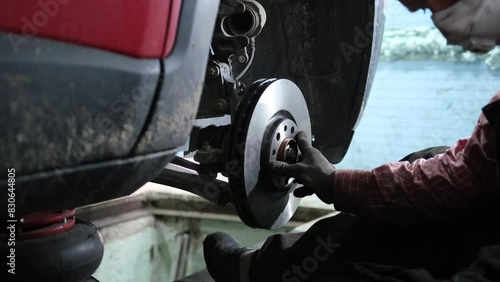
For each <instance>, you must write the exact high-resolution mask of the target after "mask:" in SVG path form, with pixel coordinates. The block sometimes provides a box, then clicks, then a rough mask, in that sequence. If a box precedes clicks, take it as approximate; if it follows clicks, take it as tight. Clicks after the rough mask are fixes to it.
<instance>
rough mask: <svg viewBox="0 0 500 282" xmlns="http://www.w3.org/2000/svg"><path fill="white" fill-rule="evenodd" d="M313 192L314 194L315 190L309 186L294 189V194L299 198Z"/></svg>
mask: <svg viewBox="0 0 500 282" xmlns="http://www.w3.org/2000/svg"><path fill="white" fill-rule="evenodd" d="M312 194H314V191H313V190H312V189H309V188H307V187H300V188H297V189H295V191H293V195H294V196H295V197H297V198H304V197H305V196H311V195H312Z"/></svg>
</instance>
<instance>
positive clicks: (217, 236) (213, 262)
mask: <svg viewBox="0 0 500 282" xmlns="http://www.w3.org/2000/svg"><path fill="white" fill-rule="evenodd" d="M249 251H251V249H249V248H245V247H242V246H241V245H240V244H239V243H238V242H237V241H236V239H234V238H233V237H232V236H231V235H229V234H226V233H222V232H217V233H212V234H209V235H208V236H207V237H206V238H205V241H203V254H204V256H205V264H206V265H207V269H208V272H209V273H210V276H212V278H213V279H214V280H215V281H217V282H238V281H239V280H240V258H241V256H242V255H243V254H245V253H247V252H249Z"/></svg>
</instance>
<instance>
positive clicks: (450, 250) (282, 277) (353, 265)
mask: <svg viewBox="0 0 500 282" xmlns="http://www.w3.org/2000/svg"><path fill="white" fill-rule="evenodd" d="M496 225H498V222H492V221H489V223H486V222H482V221H476V220H472V221H470V220H465V219H464V221H462V222H460V223H429V224H426V225H420V226H412V227H400V226H393V225H389V224H384V223H379V222H375V221H372V220H368V219H361V218H358V217H356V216H352V215H349V214H344V213H341V214H339V215H337V216H334V217H331V218H326V219H323V220H321V221H319V222H317V223H316V224H314V225H313V226H312V227H311V228H310V229H309V230H308V231H307V232H305V233H297V234H280V235H274V236H272V237H269V238H268V240H267V241H266V242H265V243H264V245H263V247H262V248H261V249H260V250H258V251H257V252H256V253H255V254H254V256H253V260H252V264H251V268H250V279H251V281H283V282H287V281H290V282H291V281H295V282H298V281H319V280H321V279H327V278H331V279H333V280H325V281H435V279H438V280H442V279H450V278H451V277H452V276H453V275H454V274H455V273H457V272H458V271H460V270H461V269H463V268H465V267H467V266H469V265H470V264H471V263H472V262H473V261H474V260H475V259H476V258H477V257H478V253H479V250H480V249H481V248H482V247H483V246H487V245H490V244H494V243H495V242H497V241H498V239H499V236H498V234H500V233H499V232H498V231H496V230H493V229H496ZM499 263H500V261H499ZM499 267H500V265H499ZM334 278H335V279H334ZM464 281H466V280H464ZM478 281H488V280H478Z"/></svg>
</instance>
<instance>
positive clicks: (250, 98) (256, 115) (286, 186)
mask: <svg viewBox="0 0 500 282" xmlns="http://www.w3.org/2000/svg"><path fill="white" fill-rule="evenodd" d="M285 126H286V127H287V128H286V130H285ZM292 128H293V130H292ZM299 131H305V132H306V134H308V136H311V123H310V118H309V112H308V109H307V104H306V102H305V100H304V97H303V95H302V92H301V91H300V89H299V88H298V87H297V86H296V85H295V84H294V83H293V82H291V81H289V80H286V79H281V80H276V79H269V80H259V81H257V82H255V83H254V84H252V85H251V86H250V87H249V88H248V89H247V91H246V93H245V96H244V97H243V98H242V100H241V101H240V104H239V105H238V109H237V110H236V114H235V115H234V117H233V123H232V127H231V135H230V142H229V159H228V176H229V184H230V188H231V195H232V197H233V203H234V205H235V206H236V209H237V210H238V213H239V215H240V217H241V219H242V220H243V221H244V222H245V223H246V224H247V225H249V226H252V227H256V228H266V229H276V228H279V227H281V226H283V225H284V224H285V223H287V222H288V221H289V220H290V218H291V217H292V215H293V213H294V212H295V210H296V209H297V206H298V204H299V201H300V200H299V199H297V198H295V197H294V196H293V194H292V192H293V190H294V189H296V188H297V186H298V184H296V183H292V182H290V181H287V180H286V179H285V180H281V182H279V181H278V182H277V181H276V179H275V178H274V177H272V176H271V175H269V174H268V172H267V169H266V167H265V166H266V165H267V164H268V163H269V161H270V160H274V159H276V156H275V155H273V151H274V150H277V149H279V147H280V145H281V140H284V139H285V138H290V137H291V138H293V137H294V136H295V135H296V134H297V132H299ZM278 135H279V136H278ZM278 137H279V139H280V140H278ZM275 141H276V142H275ZM280 186H281V187H280Z"/></svg>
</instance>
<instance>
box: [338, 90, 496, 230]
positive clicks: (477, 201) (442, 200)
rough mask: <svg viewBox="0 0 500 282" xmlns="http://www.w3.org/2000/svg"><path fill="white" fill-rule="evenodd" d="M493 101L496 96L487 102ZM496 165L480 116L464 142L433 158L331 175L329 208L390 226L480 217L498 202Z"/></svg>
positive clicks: (489, 131) (490, 139)
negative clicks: (393, 224)
mask: <svg viewBox="0 0 500 282" xmlns="http://www.w3.org/2000/svg"><path fill="white" fill-rule="evenodd" d="M499 99H500V92H499V93H497V94H496V95H495V96H494V97H493V99H492V100H491V102H493V101H495V100H499ZM496 160H497V159H496V152H495V136H494V132H493V130H492V129H491V128H490V127H489V125H488V121H487V120H486V118H485V117H484V115H481V116H480V117H479V120H478V122H477V125H476V127H475V128H474V131H473V133H472V135H471V137H470V138H467V139H461V140H459V141H458V142H457V143H456V144H455V145H454V146H453V147H451V148H450V149H449V150H447V151H446V152H444V153H443V154H440V155H437V156H435V157H434V158H431V159H427V160H425V159H418V160H416V161H414V162H413V163H409V162H394V163H388V164H385V165H382V166H380V167H377V168H375V169H373V170H337V171H336V172H335V178H334V201H335V207H336V209H337V210H340V211H345V212H350V213H354V214H358V215H365V216H372V217H375V218H378V219H380V220H383V221H389V222H392V223H396V224H409V223H415V222H419V221H426V220H431V219H432V220H446V219H453V218H459V217H461V216H463V215H465V214H467V213H468V214H470V213H476V212H480V211H481V210H484V209H488V208H489V207H490V206H489V204H490V203H491V202H492V200H493V199H497V200H498V198H499V194H500V180H499V176H498V174H497V165H498V164H497V161H496ZM497 203H498V201H497Z"/></svg>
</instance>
